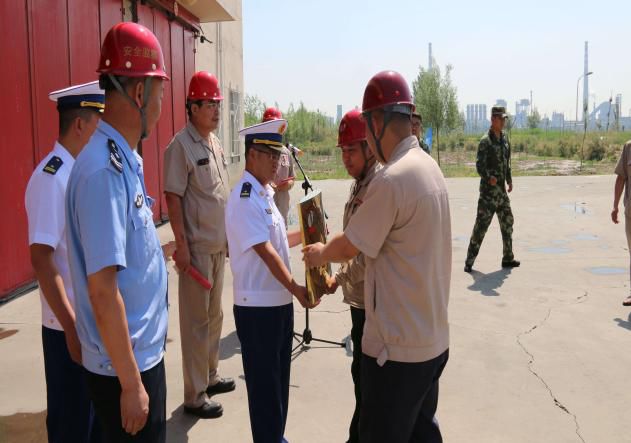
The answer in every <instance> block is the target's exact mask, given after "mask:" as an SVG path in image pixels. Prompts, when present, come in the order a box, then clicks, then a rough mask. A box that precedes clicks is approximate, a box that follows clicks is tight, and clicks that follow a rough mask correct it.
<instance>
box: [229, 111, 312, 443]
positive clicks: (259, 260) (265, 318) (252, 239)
mask: <svg viewBox="0 0 631 443" xmlns="http://www.w3.org/2000/svg"><path fill="white" fill-rule="evenodd" d="M286 127H287V122H286V121H285V120H272V121H269V122H265V123H259V124H257V125H254V126H250V127H248V128H245V129H243V130H241V132H240V134H241V135H243V136H245V158H246V163H245V172H244V173H243V176H242V177H241V180H240V181H239V183H238V184H237V185H236V186H235V188H234V190H233V191H232V193H231V194H230V197H229V198H228V203H227V206H226V233H227V237H228V249H229V251H230V267H231V268H232V274H233V278H234V279H233V293H234V319H235V324H236V327H237V335H238V336H239V340H240V342H241V357H242V359H243V370H244V374H245V382H246V387H247V390H248V405H249V410H250V424H251V428H252V437H253V440H254V442H255V443H259V442H264V443H266V442H281V441H284V437H283V435H284V431H285V423H286V421H287V407H288V402H289V373H290V366H291V341H292V336H293V329H294V311H293V303H292V295H293V296H295V297H296V298H297V299H298V301H299V302H300V304H301V305H303V306H305V307H307V306H308V302H307V290H306V288H305V287H304V286H301V285H299V284H298V283H296V281H295V280H294V278H293V277H292V275H291V268H290V265H289V248H290V247H293V246H296V245H298V244H299V243H300V242H301V237H300V231H293V232H290V233H289V234H288V233H287V231H286V230H285V222H284V220H283V217H282V216H281V214H280V212H279V211H278V208H277V207H276V205H275V204H274V191H273V189H272V187H271V186H270V183H271V181H272V180H273V179H274V176H275V175H276V172H277V169H278V162H279V158H280V154H281V150H282V147H283V145H282V136H283V133H284V132H285V128H286ZM308 307H311V306H308Z"/></svg>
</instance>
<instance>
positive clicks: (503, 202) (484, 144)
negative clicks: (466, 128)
mask: <svg viewBox="0 0 631 443" xmlns="http://www.w3.org/2000/svg"><path fill="white" fill-rule="evenodd" d="M505 122H506V108H504V107H503V106H494V107H493V108H492V110H491V129H490V130H489V132H488V134H486V135H485V136H484V137H482V140H480V145H479V147H478V158H477V162H476V168H477V170H478V174H480V199H479V200H478V215H477V217H476V219H475V226H474V227H473V233H472V234H471V241H470V242H469V250H468V252H467V261H466V262H465V267H464V270H465V272H471V269H472V268H473V263H474V262H475V258H476V257H477V255H478V252H479V251H480V246H481V245H482V240H484V235H485V234H486V231H487V229H488V228H489V225H490V224H491V220H492V219H493V215H494V214H496V213H497V218H498V220H499V222H500V230H501V231H502V242H503V244H504V256H503V258H502V267H503V268H516V267H518V266H519V264H520V263H519V262H518V261H517V260H515V257H514V256H513V239H512V235H513V213H512V211H511V208H510V200H509V198H508V193H507V191H508V192H511V191H512V190H513V178H512V176H511V167H510V145H509V143H508V140H507V139H506V135H505V133H504V124H505ZM507 187H508V189H507Z"/></svg>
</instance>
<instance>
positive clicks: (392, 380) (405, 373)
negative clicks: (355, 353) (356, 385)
mask: <svg viewBox="0 0 631 443" xmlns="http://www.w3.org/2000/svg"><path fill="white" fill-rule="evenodd" d="M448 358H449V350H447V351H445V352H444V353H443V354H441V355H439V356H438V357H436V358H434V359H432V360H429V361H426V362H422V363H401V362H394V361H387V362H386V363H385V364H384V365H383V366H379V365H378V364H377V360H376V359H374V358H372V357H368V356H367V355H364V356H363V358H362V367H361V378H362V384H361V387H362V405H361V414H360V419H359V433H360V438H361V441H362V443H383V442H388V443H408V442H414V443H419V442H427V443H440V442H442V441H443V439H442V436H441V434H440V429H439V428H438V424H437V423H436V422H435V420H434V415H435V413H436V407H437V406H438V380H439V378H440V376H441V374H442V372H443V369H444V368H445V365H446V364H447V360H448Z"/></svg>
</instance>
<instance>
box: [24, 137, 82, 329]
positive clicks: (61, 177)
mask: <svg viewBox="0 0 631 443" xmlns="http://www.w3.org/2000/svg"><path fill="white" fill-rule="evenodd" d="M53 157H58V158H60V159H61V161H62V162H63V163H61V164H60V165H59V166H54V167H53V169H50V168H49V169H48V170H50V171H53V170H55V169H56V172H55V173H54V174H52V173H49V172H45V171H44V168H46V167H47V165H48V164H49V162H50V161H51V160H52V159H53ZM74 161H75V159H74V157H73V156H72V155H70V153H69V152H68V151H67V150H66V148H64V147H63V146H62V145H60V144H59V142H55V147H54V148H53V150H52V151H51V152H50V153H49V154H48V155H47V156H46V157H44V159H43V160H42V161H41V162H40V163H39V164H38V165H37V167H36V168H35V171H33V175H31V179H30V180H29V182H28V185H27V187H26V195H25V203H26V213H27V216H28V242H29V245H32V244H34V243H38V244H42V245H48V246H50V247H51V248H53V249H54V250H55V252H54V253H53V260H54V262H55V265H56V266H57V270H58V271H59V274H60V275H61V278H62V280H63V282H64V288H65V289H66V295H67V296H68V300H69V301H70V303H71V305H72V306H73V308H74V293H73V291H72V282H71V280H70V268H69V266H68V249H67V246H66V229H65V227H66V210H65V206H66V199H65V195H66V186H67V184H68V178H69V177H70V171H71V170H72V166H73V164H74ZM53 163H54V164H55V165H58V164H59V162H58V161H56V162H55V161H53ZM40 298H41V302H42V324H43V325H44V326H46V327H47V328H51V329H56V330H58V331H63V328H62V327H61V324H60V323H59V320H57V317H55V314H53V311H52V310H51V309H50V306H48V303H47V302H46V299H45V298H44V295H43V294H42V292H41V291H40Z"/></svg>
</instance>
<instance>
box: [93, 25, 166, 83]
mask: <svg viewBox="0 0 631 443" xmlns="http://www.w3.org/2000/svg"><path fill="white" fill-rule="evenodd" d="M97 72H100V73H101V74H112V75H121V76H125V77H157V78H162V79H164V80H168V79H169V76H168V75H167V73H166V71H165V68H164V55H163V54H162V48H161V47H160V42H158V39H157V38H156V36H155V35H154V34H153V32H151V31H150V30H149V29H147V28H145V27H144V26H142V25H139V24H138V23H133V22H122V23H118V24H116V25H114V27H113V28H112V29H110V30H109V31H108V33H107V35H106V36H105V40H104V41H103V46H102V47H101V59H100V61H99V68H98V69H97Z"/></svg>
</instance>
